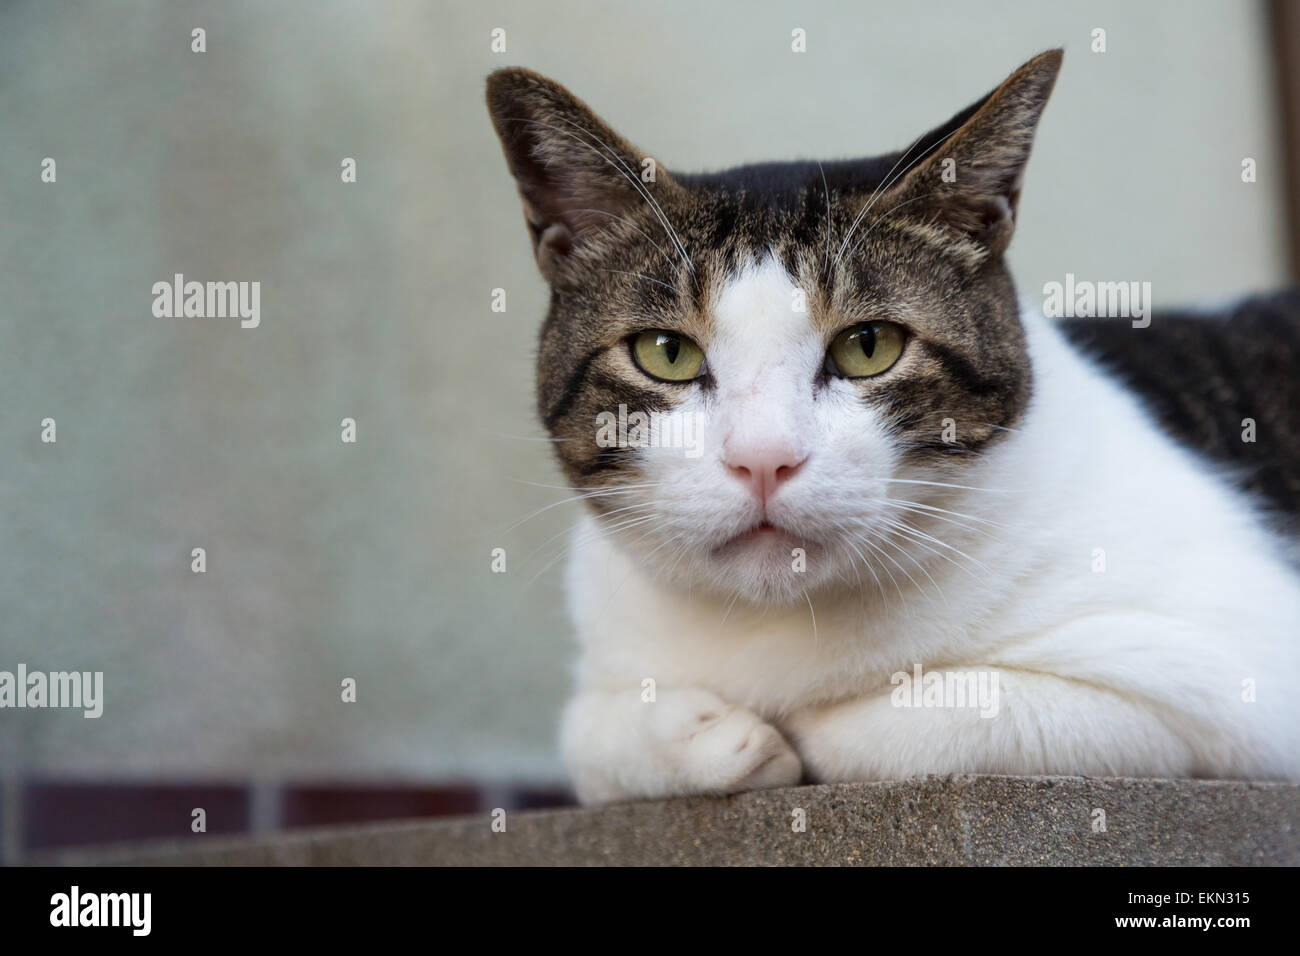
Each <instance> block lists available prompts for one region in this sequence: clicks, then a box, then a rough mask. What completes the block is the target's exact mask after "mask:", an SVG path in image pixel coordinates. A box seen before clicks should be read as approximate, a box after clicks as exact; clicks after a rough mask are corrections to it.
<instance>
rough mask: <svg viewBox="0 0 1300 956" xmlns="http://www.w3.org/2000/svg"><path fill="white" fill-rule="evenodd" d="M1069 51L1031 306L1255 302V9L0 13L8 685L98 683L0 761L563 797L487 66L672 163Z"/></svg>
mask: <svg viewBox="0 0 1300 956" xmlns="http://www.w3.org/2000/svg"><path fill="white" fill-rule="evenodd" d="M194 27H202V28H204V29H205V30H206V32H207V52H205V53H194V52H191V49H190V47H191V32H190V31H191V29H192V28H194ZM498 27H501V28H504V29H505V31H506V44H507V49H506V52H505V53H500V54H497V53H493V52H492V51H491V49H490V42H491V36H490V34H491V31H492V30H493V29H494V28H498ZM1098 27H1100V28H1103V29H1105V30H1106V37H1107V51H1106V52H1105V53H1093V52H1091V50H1090V43H1091V39H1092V36H1091V34H1092V30H1093V29H1094V28H1098ZM794 28H802V29H804V30H806V31H807V52H806V53H804V54H795V53H792V52H791V50H790V35H791V30H792V29H794ZM1057 45H1063V46H1065V47H1066V50H1067V54H1066V59H1065V66H1064V70H1063V73H1062V75H1061V79H1060V83H1059V85H1058V87H1057V90H1056V93H1055V97H1054V99H1053V101H1052V104H1051V106H1050V107H1049V109H1048V111H1047V113H1046V117H1045V119H1044V121H1043V124H1042V128H1041V132H1040V137H1039V141H1038V145H1037V147H1036V149H1035V155H1034V159H1033V161H1032V163H1031V165H1030V171H1029V176H1028V181H1027V183H1026V186H1025V191H1024V198H1023V203H1022V206H1021V213H1022V219H1021V224H1020V227H1019V231H1018V234H1017V237H1016V240H1015V242H1014V244H1013V247H1012V253H1011V258H1012V263H1013V267H1014V271H1015V273H1016V275H1017V277H1018V278H1019V280H1020V282H1021V285H1022V287H1023V288H1024V289H1025V290H1027V291H1029V292H1030V293H1034V292H1035V291H1036V290H1041V288H1042V284H1043V283H1044V282H1046V281H1049V280H1052V279H1057V280H1060V279H1063V277H1064V275H1065V273H1066V272H1073V273H1075V274H1076V275H1078V276H1080V277H1086V278H1097V279H1110V280H1118V279H1141V280H1147V281H1150V282H1151V283H1152V285H1153V289H1154V295H1155V301H1156V303H1157V307H1159V305H1160V304H1161V303H1164V304H1171V303H1195V302H1213V301H1221V300H1223V299H1226V298H1230V297H1232V296H1236V295H1239V294H1242V293H1245V292H1249V291H1252V290H1263V289H1267V288H1270V287H1273V286H1276V285H1278V284H1279V283H1281V282H1283V281H1284V280H1285V278H1286V261H1287V260H1286V254H1287V253H1286V240H1287V238H1288V237H1287V227H1286V224H1285V221H1284V215H1285V212H1284V208H1285V202H1284V191H1285V187H1284V180H1283V176H1282V167H1281V163H1282V161H1281V157H1280V148H1281V147H1280V143H1281V132H1280V126H1279V119H1278V109H1277V103H1276V94H1275V90H1274V86H1273V63H1272V59H1271V55H1272V43H1271V40H1270V37H1269V35H1268V20H1267V17H1266V10H1265V7H1264V6H1263V5H1261V4H1254V3H1226V2H1206V0H1200V2H1187V0H1181V2H1172V0H1171V2H1152V3H1143V4H1133V3H1126V2H1089V3H1082V4H1043V3H1039V2H1028V0H1026V2H996V3H994V2H980V3H970V2H950V3H914V4H902V5H900V4H897V3H864V2H861V0H827V2H817V3H779V2H755V3H744V4H741V3H734V4H731V3H716V4H700V3H697V2H694V0H660V2H656V3H654V4H634V3H601V4H597V3H577V2H559V0H548V2H545V3H509V4H507V3H499V2H483V3H472V4H471V3H453V2H441V0H440V2H427V3H417V2H409V3H408V2H401V3H398V2H389V3H362V2H337V0H334V2H320V0H310V2H308V0H297V2H280V3H275V4H268V3H261V2H222V3H184V2H180V3H167V4H163V3H156V2H126V0H109V2H97V3H76V2H68V3H43V2H35V0H26V2H22V0H18V2H9V3H6V4H5V5H4V6H3V7H0V449H2V450H0V669H9V670H13V669H14V668H15V667H16V665H17V664H18V663H20V662H21V663H25V664H26V665H27V666H28V667H29V668H31V669H39V670H72V669H75V670H92V671H93V670H102V671H103V672H104V674H105V684H106V691H105V694H106V701H105V706H104V714H103V717H102V718H101V719H98V720H87V719H83V718H82V717H81V716H80V714H79V713H75V712H69V711H49V710H46V711H30V710H28V711H14V710H6V711H0V770H3V771H4V772H5V773H7V774H8V775H9V776H10V778H11V779H12V778H13V777H14V776H16V775H21V774H26V775H32V774H36V775H43V776H46V777H49V776H57V777H61V778H69V779H158V778H168V779H180V778H184V779H234V780H244V779H250V778H266V777H273V778H276V779H344V780H361V779H366V780H376V779H394V780H395V779H400V780H417V781H450V780H474V781H480V782H488V783H508V782H510V781H520V780H528V781H540V782H553V781H558V780H560V779H561V771H560V767H559V764H558V761H557V759H556V756H555V753H554V725H555V719H556V717H557V714H558V708H559V706H560V704H561V702H562V699H563V697H564V695H565V693H566V690H567V685H568V666H569V665H568V662H569V658H570V654H571V650H570V646H569V642H568V637H567V634H566V625H565V620H564V613H563V607H562V602H561V596H560V591H559V582H560V577H559V565H558V564H556V565H552V566H549V567H548V566H547V563H548V561H549V559H550V558H551V556H553V555H554V553H555V552H556V550H557V547H558V546H559V545H561V544H562V542H563V538H562V537H560V538H554V536H556V535H561V534H562V532H563V531H564V529H565V528H566V527H567V526H568V524H569V523H570V522H571V521H572V519H573V518H574V517H575V516H576V513H575V511H574V510H573V508H574V506H572V505H564V506H561V507H557V508H553V509H551V510H549V511H545V512H544V513H542V514H540V515H539V516H537V517H536V518H534V519H532V520H529V521H527V522H524V523H523V524H522V525H520V526H518V527H517V528H513V529H511V525H513V524H515V523H516V522H517V521H519V520H520V519H522V518H524V517H525V516H527V515H529V514H530V513H532V512H534V511H535V510H537V509H540V508H543V507H544V506H546V505H547V504H549V503H551V502H554V501H558V500H559V499H560V498H561V497H564V496H565V493H564V492H563V491H561V490H559V489H557V488H546V487H539V486H541V485H559V484H560V477H559V473H558V471H557V469H555V468H554V467H553V465H552V463H551V461H550V458H549V450H548V447H547V445H546V444H545V443H543V442H541V441H538V440H536V439H538V438H540V437H541V435H542V433H541V430H540V427H539V426H538V424H537V423H536V421H535V419H534V413H533V405H532V375H533V370H532V352H533V344H534V340H535V333H536V329H537V326H538V322H539V319H540V317H541V315H542V313H543V311H544V305H545V300H546V291H545V288H544V286H543V284H542V282H541V280H540V279H539V278H538V276H537V275H536V272H535V270H534V266H533V263H532V259H531V255H530V251H529V246H528V242H527V239H526V236H525V231H524V228H523V223H522V217H521V214H520V210H519V207H518V202H517V199H516V197H515V192H514V187H513V184H512V183H511V182H510V180H509V178H508V176H507V174H506V171H505V166H504V163H503V161H502V160H501V157H500V153H499V150H498V147H497V143H496V141H495V138H494V136H493V134H492V130H491V127H490V125H489V123H488V120H487V117H486V114H485V111H484V108H483V104H482V89H483V81H484V77H485V76H486V74H487V73H488V72H489V71H490V70H492V69H494V68H497V67H500V66H505V65H516V64H518V65H526V66H529V67H532V68H534V69H537V70H540V71H542V72H544V73H546V74H548V75H551V76H553V77H555V78H556V79H558V80H560V81H561V82H563V83H565V84H566V85H569V86H570V87H571V88H572V89H573V90H574V91H575V92H577V93H578V95H579V96H581V97H583V98H584V99H586V100H587V101H588V103H590V104H591V105H592V106H593V107H594V108H595V109H596V110H597V111H598V112H600V113H601V114H602V115H603V116H605V118H606V119H607V120H609V122H610V123H611V124H612V125H613V126H614V127H615V128H617V129H618V130H620V131H621V132H623V133H624V134H625V135H626V136H627V137H628V138H629V139H630V140H631V141H633V142H634V143H636V144H637V145H638V146H641V147H643V148H645V149H646V150H648V151H650V152H652V153H653V154H654V155H655V156H656V157H658V158H660V160H661V161H662V162H664V163H665V164H666V165H667V166H668V167H669V168H672V167H673V166H677V167H679V168H683V169H687V168H690V169H696V168H708V167H718V166H723V165H730V164H735V163H737V162H741V161H752V160H760V159H781V158H798V157H808V158H831V157H846V156H853V155H863V154H871V153H877V152H883V151H887V150H891V149H896V148H900V147H902V146H904V145H906V144H907V143H908V142H910V141H911V139H912V138H913V137H914V136H916V135H917V134H918V133H920V132H921V131H922V130H924V129H928V128H930V127H932V126H934V125H935V124H937V123H938V122H940V121H942V120H944V119H946V118H947V117H948V116H949V115H951V114H952V113H954V112H955V111H957V110H958V109H960V108H962V107H964V106H965V105H967V104H968V103H969V102H971V101H973V100H974V99H976V98H977V97H979V96H981V95H983V94H984V93H985V92H987V91H988V90H990V89H991V88H992V87H994V86H995V85H996V84H997V83H998V82H1000V81H1001V79H1002V78H1003V77H1004V76H1005V75H1006V74H1007V73H1009V72H1010V71H1011V70H1012V69H1013V68H1015V67H1016V66H1017V65H1019V64H1020V63H1021V62H1023V61H1024V60H1026V59H1028V58H1029V57H1030V56H1032V55H1033V54H1035V53H1037V52H1039V51H1041V50H1044V49H1046V48H1049V47H1053V46H1057ZM45 157H52V158H54V159H55V160H56V162H57V182H56V183H53V184H49V183H42V182H41V179H40V164H41V161H42V159H43V158H45ZM344 157H352V158H355V160H356V162H357V182H356V183H354V184H345V183H343V182H341V179H340V163H341V161H342V160H343V158H344ZM1244 157H1252V158H1254V159H1256V160H1257V162H1258V181H1257V182H1255V183H1253V184H1244V183H1243V182H1242V181H1241V176H1240V170H1241V161H1242V159H1243V158H1244ZM178 272H180V273H184V275H185V276H186V277H187V278H188V279H197V280H200V281H207V280H233V281H253V280H256V281H260V282H261V284H262V285H261V290H262V291H261V325H260V327H259V328H257V329H251V330H242V329H240V328H239V325H238V321H237V320H234V319H162V318H156V317H154V316H153V315H152V313H151V304H152V300H153V295H152V293H151V287H152V285H153V283H155V282H158V281H170V280H171V278H172V276H173V274H174V273H178ZM495 288H504V289H505V290H507V311H506V312H505V313H494V312H493V311H492V310H491V296H492V290H493V289H495ZM47 417H51V418H54V419H56V421H57V429H58V432H57V435H58V441H57V443H55V444H46V443H42V442H41V440H40V423H41V421H42V419H44V418H47ZM345 417H351V418H354V419H355V420H356V422H357V441H356V443H355V444H345V443H343V442H342V441H341V440H340V422H341V420H342V419H343V418H345ZM508 529H510V530H508ZM196 547H203V548H205V549H206V551H207V571H206V573H203V574H195V573H192V572H191V570H190V566H191V550H192V549H193V548H196ZM495 547H503V548H505V549H506V552H507V568H508V570H507V573H505V574H494V573H492V572H491V568H490V560H491V550H492V549H493V548H495ZM348 677H351V678H354V679H355V680H356V682H357V700H356V702H355V703H344V702H343V701H342V700H341V699H340V698H341V695H340V683H341V681H342V680H343V679H344V678H348Z"/></svg>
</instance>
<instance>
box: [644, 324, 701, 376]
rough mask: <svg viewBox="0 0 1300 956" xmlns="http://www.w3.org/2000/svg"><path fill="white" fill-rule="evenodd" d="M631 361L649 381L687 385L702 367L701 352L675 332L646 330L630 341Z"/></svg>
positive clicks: (692, 343) (697, 347) (699, 372)
mask: <svg viewBox="0 0 1300 956" xmlns="http://www.w3.org/2000/svg"><path fill="white" fill-rule="evenodd" d="M632 358H633V359H634V360H635V361H636V364H637V367H638V368H640V369H641V371H643V372H645V373H646V374H647V375H649V376H650V377H651V378H657V379H662V380H663V381H665V382H689V381H690V380H691V379H695V378H699V377H700V374H701V370H702V369H703V368H704V352H703V350H702V349H701V348H700V347H699V346H698V345H696V344H695V343H694V342H692V341H691V340H690V339H688V338H687V337H686V336H684V335H678V334H677V333H676V332H663V331H653V330H652V331H649V332H642V333H641V334H640V335H637V336H634V337H633V338H632Z"/></svg>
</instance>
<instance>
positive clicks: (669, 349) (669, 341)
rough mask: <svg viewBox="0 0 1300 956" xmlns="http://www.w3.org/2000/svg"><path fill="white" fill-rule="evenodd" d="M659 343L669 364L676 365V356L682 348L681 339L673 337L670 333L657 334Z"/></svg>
mask: <svg viewBox="0 0 1300 956" xmlns="http://www.w3.org/2000/svg"><path fill="white" fill-rule="evenodd" d="M659 345H660V347H661V348H662V349H663V350H664V355H665V356H667V358H668V362H669V364H671V365H676V364H677V356H678V354H679V353H680V352H681V350H682V343H681V340H680V339H676V338H673V337H672V336H671V335H661V336H659Z"/></svg>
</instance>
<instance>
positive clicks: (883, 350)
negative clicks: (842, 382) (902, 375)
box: [826, 322, 907, 378]
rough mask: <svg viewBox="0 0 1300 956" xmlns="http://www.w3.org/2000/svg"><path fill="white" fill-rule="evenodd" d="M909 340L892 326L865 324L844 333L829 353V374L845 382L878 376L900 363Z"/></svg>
mask: <svg viewBox="0 0 1300 956" xmlns="http://www.w3.org/2000/svg"><path fill="white" fill-rule="evenodd" d="M906 338H907V335H906V333H904V332H903V329H902V327H901V326H897V325H895V324H894V323H893V322H864V323H863V324H862V325H855V326H853V327H852V328H849V329H845V330H844V331H843V332H841V333H840V334H839V335H837V336H835V341H833V342H831V347H830V349H829V350H828V351H827V353H826V371H828V372H830V373H831V374H832V375H839V376H841V377H843V378H867V377H868V376H871V375H879V374H880V373H881V372H884V371H886V370H888V369H889V368H890V367H891V366H892V365H893V364H894V363H895V362H897V361H898V357H899V356H900V355H902V354H903V342H904V340H905V339H906Z"/></svg>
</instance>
